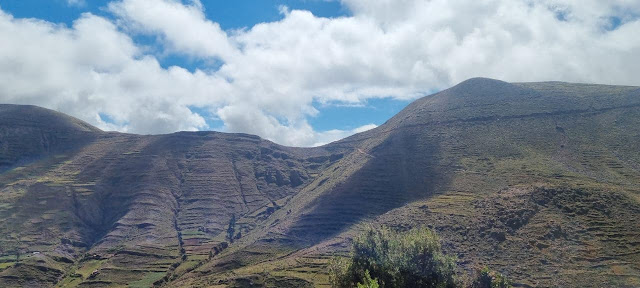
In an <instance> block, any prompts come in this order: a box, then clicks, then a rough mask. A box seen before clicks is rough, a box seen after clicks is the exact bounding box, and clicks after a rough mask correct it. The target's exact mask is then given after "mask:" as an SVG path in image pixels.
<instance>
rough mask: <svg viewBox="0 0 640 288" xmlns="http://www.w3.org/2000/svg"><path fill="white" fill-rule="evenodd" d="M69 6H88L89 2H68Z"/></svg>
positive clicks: (81, 0) (79, 0)
mask: <svg viewBox="0 0 640 288" xmlns="http://www.w3.org/2000/svg"><path fill="white" fill-rule="evenodd" d="M67 4H69V6H80V7H82V6H84V5H87V2H85V0H67Z"/></svg>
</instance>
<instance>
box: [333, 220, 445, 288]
mask: <svg viewBox="0 0 640 288" xmlns="http://www.w3.org/2000/svg"><path fill="white" fill-rule="evenodd" d="M455 261H456V260H455V258H453V257H448V256H445V255H444V254H443V253H442V251H441V246H440V241H439V239H438V237H437V236H436V234H435V233H433V232H431V231H430V230H429V229H426V228H421V229H413V230H410V231H407V232H404V233H395V232H393V231H391V230H390V229H388V228H381V229H373V228H369V229H367V230H366V231H365V232H364V233H363V234H362V235H360V236H358V237H356V238H355V239H354V241H353V246H352V251H351V258H350V259H346V260H336V259H334V260H333V261H332V263H331V268H330V274H331V275H330V279H331V283H332V285H333V286H334V287H354V286H356V285H357V284H358V283H359V281H360V280H362V279H376V280H377V281H376V284H379V286H380V287H442V288H448V287H456V280H455V273H454V272H455V269H456V263H455ZM368 274H370V275H368ZM365 284H366V281H365Z"/></svg>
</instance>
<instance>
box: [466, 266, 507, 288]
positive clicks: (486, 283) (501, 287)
mask: <svg viewBox="0 0 640 288" xmlns="http://www.w3.org/2000/svg"><path fill="white" fill-rule="evenodd" d="M471 287H472V288H510V287H512V286H511V284H510V283H509V280H508V279H507V278H506V277H505V276H503V275H502V274H500V273H496V272H494V271H491V270H489V268H488V267H484V268H482V270H480V271H478V272H476V277H474V280H473V283H472V284H471Z"/></svg>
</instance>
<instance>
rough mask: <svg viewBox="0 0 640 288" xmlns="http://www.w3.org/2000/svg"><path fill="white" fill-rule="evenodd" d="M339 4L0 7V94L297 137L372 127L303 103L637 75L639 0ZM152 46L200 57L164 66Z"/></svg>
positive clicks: (130, 118)
mask: <svg viewBox="0 0 640 288" xmlns="http://www.w3.org/2000/svg"><path fill="white" fill-rule="evenodd" d="M72 2H73V1H72ZM342 4H343V5H344V6H345V7H347V8H348V9H349V11H351V15H350V16H348V17H339V18H322V17H316V16H314V15H313V14H312V13H310V12H308V11H300V10H293V11H290V10H289V9H286V8H281V13H282V19H281V20H279V21H277V22H270V23H262V24H258V25H255V26H253V27H249V28H246V29H242V30H234V31H224V30H222V29H221V28H220V25H218V24H217V23H215V22H214V20H215V19H213V20H211V19H207V18H206V17H205V14H204V9H215V7H204V6H203V5H202V4H201V3H200V2H199V1H197V0H193V1H187V2H184V1H179V0H118V1H113V2H111V3H109V4H108V6H107V7H106V10H107V11H109V13H110V16H109V17H107V16H105V17H100V16H96V15H93V14H89V13H87V14H84V15H82V17H80V18H79V19H77V20H76V21H75V22H74V24H73V25H72V26H71V27H66V26H64V25H59V24H55V23H49V22H45V21H42V20H38V19H16V18H14V17H13V16H12V15H10V14H8V13H6V12H4V11H2V10H0V39H3V44H2V45H0V102H3V103H23V104H36V105H40V106H44V107H48V108H53V109H57V110H60V111H63V112H66V113H69V114H71V115H74V116H76V117H78V118H81V119H83V120H85V121H87V122H89V123H91V124H94V125H96V126H98V127H100V128H102V129H107V130H118V131H125V132H133V133H142V134H155V133H169V132H175V131H179V130H202V129H209V128H212V127H208V126H207V122H206V119H205V117H211V116H206V115H205V116H203V115H199V114H198V113H195V112H193V110H194V109H191V108H193V107H198V108H199V109H204V110H207V111H209V112H210V114H211V115H213V116H212V117H216V118H217V119H218V120H220V121H222V123H224V126H223V127H222V128H221V129H222V130H223V131H227V132H244V133H252V134H257V135H259V136H262V137H264V138H267V139H270V140H273V141H275V142H277V143H281V144H285V145H297V146H311V145H318V144H323V143H327V142H331V141H333V140H336V139H339V138H342V137H345V136H348V135H350V134H353V133H356V132H358V131H362V130H363V129H370V128H372V127H374V126H375V125H367V126H364V127H360V128H357V129H354V130H332V131H315V130H314V129H313V128H312V127H311V125H310V124H309V123H308V119H309V118H310V117H314V116H316V115H317V114H318V110H317V109H316V108H314V106H313V103H323V104H328V105H331V104H332V103H334V104H357V103H362V102H363V101H366V100H367V99H371V98H384V97H392V98H396V99H415V98H417V97H420V96H423V95H426V94H429V93H430V92H432V91H437V90H440V89H443V88H447V87H449V86H451V85H453V84H455V83H457V82H460V81H463V80H465V79H467V78H470V77H476V76H483V77H491V78H497V79H502V80H506V81H544V80H560V81H574V82H594V83H607V84H623V85H640V78H638V77H637V76H636V75H637V73H638V71H639V69H638V67H640V37H637V31H640V20H639V17H638V16H639V15H640V2H638V1H631V0H612V1H598V0H581V1H577V0H539V1H534V0H483V1H471V0H431V1H427V0H375V1H372V0H343V1H342ZM274 9H275V8H274ZM137 36H150V37H154V39H158V42H159V43H160V44H159V47H160V48H159V49H149V47H148V46H145V45H142V44H139V43H136V42H135V41H134V40H133V39H136V37H137ZM158 50H159V51H158ZM166 55H180V56H183V57H188V58H190V59H195V60H198V61H202V63H205V64H204V67H203V68H201V69H196V70H195V71H188V70H186V69H184V68H181V67H177V66H173V67H169V68H163V67H162V66H161V65H160V64H159V61H158V59H161V58H160V57H163V56H166Z"/></svg>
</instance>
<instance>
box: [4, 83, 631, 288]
mask: <svg viewBox="0 0 640 288" xmlns="http://www.w3.org/2000/svg"><path fill="white" fill-rule="evenodd" d="M20 108H21V106H6V107H5V106H0V131H2V132H3V133H2V134H0V147H3V149H4V150H0V151H2V154H0V158H1V159H2V161H3V162H2V163H3V164H2V165H4V166H2V167H5V168H4V170H5V172H3V173H2V174H0V235H6V236H3V237H0V255H1V256H0V270H3V271H1V272H0V286H20V285H26V284H33V285H40V286H55V285H58V286H70V287H72V286H78V285H79V286H83V287H86V286H89V287H91V286H93V287H98V286H115V285H125V284H128V285H130V286H137V287H148V286H150V285H153V284H154V283H155V285H165V286H171V287H173V286H215V285H220V286H238V287H250V286H271V287H286V286H290V287H300V286H305V285H306V286H323V285H327V283H328V282H327V276H326V269H324V267H325V265H326V261H327V259H328V257H330V256H331V255H334V254H341V253H344V252H345V251H346V250H347V248H348V243H349V239H350V237H351V235H353V233H356V232H357V231H358V229H360V228H361V227H362V225H363V224H365V223H373V224H374V225H390V226H394V227H396V228H398V229H409V228H411V227H416V226H429V227H432V228H434V229H436V230H437V231H438V232H439V234H440V235H441V236H442V239H443V242H444V244H445V249H446V251H448V252H450V253H455V254H456V255H458V257H459V261H460V264H461V267H462V268H461V269H467V270H469V269H472V268H473V267H475V266H476V265H490V266H491V267H493V268H494V269H497V270H499V271H501V272H503V273H505V274H507V275H508V276H509V277H511V278H512V279H513V280H514V282H515V283H516V284H517V285H518V286H522V287H527V286H582V287H600V286H603V285H604V286H607V285H609V286H610V285H614V286H620V287H625V286H626V287H636V286H639V285H640V276H639V275H640V265H639V264H638V263H640V240H638V239H640V224H639V222H638V221H637V220H636V219H637V218H638V217H640V203H639V200H640V186H639V183H640V153H639V152H640V147H639V146H640V89H639V88H638V87H621V86H604V85H586V84H568V83H557V82H546V83H505V82H501V81H496V80H491V79H480V78H478V79H471V80H468V81H465V82H463V83H461V84H459V85H457V86H455V87H453V88H451V89H448V90H445V91H442V92H440V93H437V94H434V95H431V96H427V97H424V98H422V99H419V100H417V101H415V102H414V103H412V104H411V105H409V106H408V107H407V108H406V109H404V110H403V111H402V112H400V113H399V114H398V115H396V116H395V117H394V118H392V119H390V120H389V121H388V122H387V123H385V124H384V125H382V126H380V127H378V128H376V129H373V130H370V131H367V132H364V133H361V134H357V135H354V136H352V137H349V138H347V139H344V140H341V141H338V142H335V143H331V144H329V145H326V146H323V147H319V148H289V147H282V146H279V145H276V144H273V143H270V142H268V141H265V140H261V139H260V138H258V137H255V136H250V135H243V134H223V133H214V132H194V133H187V132H181V133H175V134H171V135H158V136H138V135H129V134H120V133H106V132H101V131H99V130H97V129H95V128H93V127H91V126H89V125H87V124H84V123H82V122H80V121H79V120H77V119H72V118H70V117H67V116H62V115H58V114H56V113H55V112H51V111H49V110H45V109H41V108H34V107H22V109H27V110H28V111H30V113H31V114H38V113H36V112H38V111H39V112H41V113H42V114H43V116H38V117H51V116H50V115H57V117H58V118H56V117H54V118H56V119H58V120H55V121H54V120H47V121H36V120H29V119H39V118H37V117H36V116H31V117H28V118H26V120H25V118H16V117H15V116H11V117H8V116H5V115H15V113H13V114H12V113H8V112H7V111H13V110H15V109H20ZM11 109H13V110H11ZM33 109H39V110H38V111H35V112H34V110H33ZM18 114H20V113H18ZM43 119H50V118H43ZM43 122H47V123H43ZM53 124H56V125H53ZM18 126H19V127H18ZM51 135H55V136H51ZM43 139H46V140H43ZM51 139H55V140H54V141H52V140H51ZM65 141H66V142H65ZM43 143H44V144H43ZM34 252H39V253H36V254H34ZM17 254H18V255H19V256H20V257H19V261H16V258H17V257H16V256H18V255H17ZM94 271H96V272H95V273H92V272H94ZM92 274H93V275H92Z"/></svg>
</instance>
